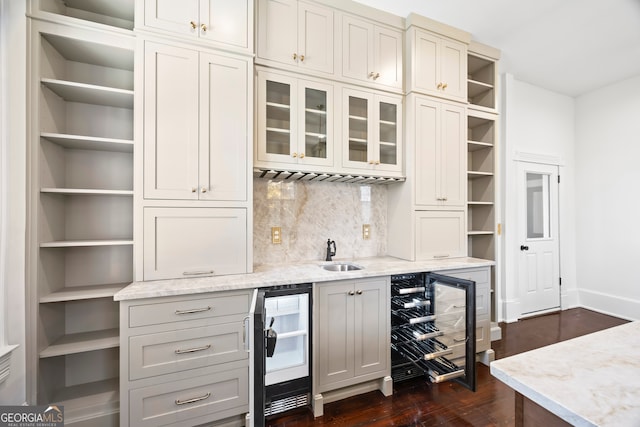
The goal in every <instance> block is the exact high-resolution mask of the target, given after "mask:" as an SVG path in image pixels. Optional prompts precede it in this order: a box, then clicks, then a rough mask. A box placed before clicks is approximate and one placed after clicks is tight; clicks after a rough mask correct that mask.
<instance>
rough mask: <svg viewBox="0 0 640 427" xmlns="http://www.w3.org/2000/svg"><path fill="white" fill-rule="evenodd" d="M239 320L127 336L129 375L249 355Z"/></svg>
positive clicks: (160, 372)
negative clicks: (245, 347)
mask: <svg viewBox="0 0 640 427" xmlns="http://www.w3.org/2000/svg"><path fill="white" fill-rule="evenodd" d="M243 328H244V325H243V324H242V323H240V322H234V323H225V324H222V325H213V326H206V327H202V328H191V329H180V330H177V331H170V332H162V333H157V334H147V335H139V336H134V337H131V338H129V379H130V380H137V379H140V378H147V377H151V376H154V375H163V374H169V373H172V372H178V371H183V370H187V369H194V368H201V367H205V366H210V365H215V364H218V363H223V362H230V361H234V360H240V359H246V358H248V353H247V352H246V351H245V349H244V341H243V340H244V339H243Z"/></svg>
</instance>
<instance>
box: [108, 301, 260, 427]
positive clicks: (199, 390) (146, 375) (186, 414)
mask: <svg viewBox="0 0 640 427" xmlns="http://www.w3.org/2000/svg"><path fill="white" fill-rule="evenodd" d="M249 303H250V293H249V292H248V291H236V292H220V293H214V294H204V295H197V296H194V295H190V296H184V297H162V298H151V299H142V300H132V301H122V302H121V303H120V313H121V315H120V327H121V336H120V341H121V352H120V366H121V370H120V395H121V411H120V425H121V426H122V427H125V426H159V425H171V426H193V425H200V424H204V423H207V425H210V424H209V423H213V422H217V421H221V420H224V422H225V423H226V422H227V421H228V422H232V423H238V424H240V423H241V422H242V420H243V419H244V415H245V414H246V413H247V412H248V411H249V353H248V347H247V343H246V342H245V338H246V336H247V333H248V331H245V330H244V328H245V322H244V319H245V318H246V316H247V315H248V312H249Z"/></svg>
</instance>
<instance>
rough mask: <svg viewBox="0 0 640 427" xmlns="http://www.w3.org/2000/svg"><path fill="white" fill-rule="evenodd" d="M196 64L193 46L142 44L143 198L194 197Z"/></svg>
mask: <svg viewBox="0 0 640 427" xmlns="http://www.w3.org/2000/svg"><path fill="white" fill-rule="evenodd" d="M197 64H198V52H196V51H193V50H188V49H181V48H176V47H172V46H167V45H162V44H156V43H150V42H148V43H146V44H145V71H144V74H145V79H144V85H145V90H144V92H145V100H144V104H145V108H144V196H145V198H151V199H197V198H198V193H197V192H196V190H197V187H198V98H199V94H198V65H197Z"/></svg>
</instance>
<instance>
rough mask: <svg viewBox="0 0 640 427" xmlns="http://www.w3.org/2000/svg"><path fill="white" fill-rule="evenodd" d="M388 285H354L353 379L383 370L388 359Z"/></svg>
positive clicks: (373, 282)
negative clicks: (386, 314)
mask: <svg viewBox="0 0 640 427" xmlns="http://www.w3.org/2000/svg"><path fill="white" fill-rule="evenodd" d="M389 286H390V285H389V281H388V279H385V278H379V279H373V280H372V279H368V280H366V281H364V280H363V281H356V282H355V293H356V295H355V298H354V301H355V305H354V309H353V313H354V330H355V332H354V346H355V372H354V373H355V375H356V376H358V375H366V374H370V373H374V372H379V371H382V370H385V369H386V368H387V365H388V360H389V357H390V351H391V350H390V345H389V333H388V328H389V321H388V317H387V316H385V315H384V313H387V312H389V308H388V307H387V301H388V299H389V298H388V293H387V291H386V290H387V289H388V288H389Z"/></svg>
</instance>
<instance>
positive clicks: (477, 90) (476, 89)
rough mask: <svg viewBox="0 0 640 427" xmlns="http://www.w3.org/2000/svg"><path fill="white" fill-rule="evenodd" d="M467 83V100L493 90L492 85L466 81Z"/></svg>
mask: <svg viewBox="0 0 640 427" xmlns="http://www.w3.org/2000/svg"><path fill="white" fill-rule="evenodd" d="M467 83H468V84H467V96H468V97H469V98H475V97H476V96H478V95H482V94H483V93H486V92H489V91H490V90H493V85H492V84H489V83H483V82H479V81H477V80H467Z"/></svg>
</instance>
